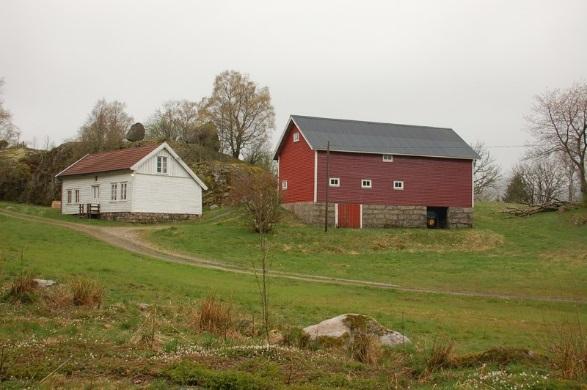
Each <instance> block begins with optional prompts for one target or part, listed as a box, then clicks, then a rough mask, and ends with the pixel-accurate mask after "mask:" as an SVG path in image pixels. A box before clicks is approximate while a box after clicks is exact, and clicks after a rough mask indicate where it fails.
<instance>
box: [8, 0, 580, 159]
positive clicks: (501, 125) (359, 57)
mask: <svg viewBox="0 0 587 390" xmlns="http://www.w3.org/2000/svg"><path fill="white" fill-rule="evenodd" d="M586 14H587V1H585V0H577V1H570V0H569V1H562V0H559V1H537V0H528V1H514V0H508V1H470V0H463V1H438V0H436V1H432V0H431V1H407V0H406V1H368V0H362V1H356V0H355V1H316V0H314V1H300V0H296V1H288V2H285V1H195V0H194V1H144V0H142V1H120V0H118V1H106V0H101V1H80V0H76V1H23V0H14V1H11V0H8V1H7V0H0V77H4V79H5V81H6V85H5V87H4V89H3V92H4V94H3V97H2V98H3V100H4V101H5V106H6V107H7V108H8V109H9V110H10V111H11V112H12V114H13V116H14V118H13V119H14V122H15V123H16V124H17V126H19V127H20V128H21V130H22V132H23V138H24V139H25V140H27V141H31V140H33V137H35V138H36V140H37V144H38V145H39V146H41V144H42V142H43V141H42V140H43V139H44V138H45V137H46V136H49V137H50V139H51V140H53V141H54V142H56V143H60V142H62V141H63V140H65V139H68V138H72V137H74V136H75V135H76V133H77V131H78V129H79V127H80V125H81V124H82V123H83V122H84V120H85V119H86V117H87V115H88V113H89V112H90V110H91V109H92V107H93V105H94V104H95V102H96V101H97V100H98V99H100V98H106V99H107V100H114V99H115V100H120V101H123V102H125V103H126V104H127V108H128V112H129V114H131V115H132V116H133V117H134V118H135V120H137V121H141V122H144V121H146V120H147V119H148V117H149V116H150V115H151V114H152V113H153V112H154V110H155V109H156V108H157V107H159V106H160V105H161V104H162V103H163V102H164V101H166V100H169V99H191V100H200V99H201V98H202V97H203V96H206V95H209V94H210V92H211V89H212V82H213V79H214V76H215V75H216V74H218V73H220V72H222V71H223V70H226V69H234V70H238V71H240V72H244V73H248V74H249V75H250V77H251V78H252V79H253V80H255V81H256V82H258V83H259V84H260V85H263V86H268V87H269V88H270V91H271V94H272V99H273V105H274V107H275V112H276V125H277V126H276V127H277V128H276V131H275V132H276V134H275V136H274V137H273V138H274V139H276V138H277V137H278V133H280V132H281V131H282V129H283V127H284V125H285V122H286V120H287V117H288V116H289V115H290V114H303V115H314V116H325V117H335V118H348V119H360V120H372V121H382V122H394V123H405V124H420V125H429V126H442V127H452V128H454V129H455V130H456V131H457V132H458V133H459V134H460V135H461V136H462V137H463V138H464V139H465V140H467V141H469V142H473V141H476V140H482V141H484V142H486V144H487V145H490V146H492V149H491V151H492V152H493V153H494V155H495V156H496V157H497V158H498V159H499V160H500V162H501V163H502V164H503V165H504V167H509V166H510V165H511V164H512V163H513V162H515V161H516V159H517V158H518V157H519V156H520V155H521V154H522V152H523V149H521V148H498V147H495V146H508V145H523V144H525V143H527V142H528V141H529V140H530V137H529V135H528V134H527V133H526V132H525V122H524V115H526V114H527V113H528V111H529V109H530V106H531V104H532V99H533V96H534V95H535V94H537V93H540V92H543V91H544V90H545V89H547V88H557V87H560V88H565V87H568V86H569V85H570V84H572V83H573V82H574V81H585V80H586V79H587V23H585V15H586Z"/></svg>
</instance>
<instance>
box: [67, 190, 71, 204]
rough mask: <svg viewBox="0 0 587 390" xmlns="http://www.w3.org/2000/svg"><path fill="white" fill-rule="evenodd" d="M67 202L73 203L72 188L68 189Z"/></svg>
mask: <svg viewBox="0 0 587 390" xmlns="http://www.w3.org/2000/svg"><path fill="white" fill-rule="evenodd" d="M67 203H68V204H71V190H67Z"/></svg>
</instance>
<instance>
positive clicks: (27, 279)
mask: <svg viewBox="0 0 587 390" xmlns="http://www.w3.org/2000/svg"><path fill="white" fill-rule="evenodd" d="M38 287H39V286H38V284H37V282H35V280H34V277H33V274H32V273H31V272H29V271H23V272H21V273H20V274H19V275H18V276H17V277H16V278H14V280H13V281H12V283H11V284H10V287H9V289H8V294H7V299H8V300H9V301H10V302H15V303H16V302H18V303H31V302H34V301H36V300H37V295H36V292H37V289H38Z"/></svg>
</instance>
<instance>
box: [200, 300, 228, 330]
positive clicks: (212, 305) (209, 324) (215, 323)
mask: <svg viewBox="0 0 587 390" xmlns="http://www.w3.org/2000/svg"><path fill="white" fill-rule="evenodd" d="M194 323H195V325H196V327H197V328H198V329H199V330H200V331H206V332H210V333H213V334H216V335H220V336H224V337H226V335H227V333H228V331H229V330H230V329H232V328H233V312H232V306H231V305H230V304H228V303H224V302H222V301H220V300H219V299H217V298H216V297H214V296H209V297H206V298H204V299H203V300H202V302H200V307H199V310H198V311H197V313H195V318H194Z"/></svg>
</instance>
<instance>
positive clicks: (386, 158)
mask: <svg viewBox="0 0 587 390" xmlns="http://www.w3.org/2000/svg"><path fill="white" fill-rule="evenodd" d="M383 162H393V154H384V155H383Z"/></svg>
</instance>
